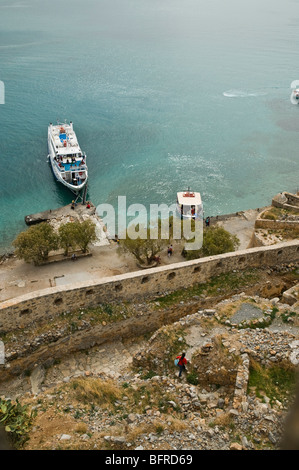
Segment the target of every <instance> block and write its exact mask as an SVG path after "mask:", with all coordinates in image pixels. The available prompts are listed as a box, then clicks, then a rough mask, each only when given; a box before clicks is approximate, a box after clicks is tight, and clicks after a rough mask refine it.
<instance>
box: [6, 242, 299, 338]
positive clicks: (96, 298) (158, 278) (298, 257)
mask: <svg viewBox="0 0 299 470" xmlns="http://www.w3.org/2000/svg"><path fill="white" fill-rule="evenodd" d="M297 261H299V241H298V240H293V241H290V242H285V243H280V244H277V245H273V246H267V247H257V248H251V249H248V250H242V251H237V252H233V253H226V254H223V255H217V256H211V257H206V258H202V259H197V260H192V261H185V262H182V263H176V264H172V265H168V266H161V267H157V268H151V269H147V270H146V271H137V272H134V273H127V274H123V275H118V276H113V277H110V278H105V279H102V280H95V281H89V282H84V283H74V284H70V285H65V286H60V287H51V288H48V289H44V290H40V291H35V292H33V293H30V294H26V295H24V296H20V297H17V298H14V299H10V300H7V301H5V302H2V303H0V331H1V332H8V331H12V330H14V329H16V328H20V327H21V328H24V327H28V326H29V325H30V324H31V323H32V322H34V321H38V320H45V319H46V318H53V317H55V316H57V315H59V314H61V313H63V312H66V311H72V310H75V309H77V308H79V307H84V308H88V307H95V306H97V305H99V304H101V303H109V302H112V301H131V300H133V301H136V302H138V299H140V300H141V299H147V298H154V297H156V296H157V295H159V294H163V293H165V292H171V291H175V290H177V289H181V288H187V287H190V286H192V285H193V284H197V283H201V282H206V281H207V280H208V279H209V278H211V277H212V276H217V275H220V274H223V273H227V272H231V271H233V270H240V269H248V268H255V267H256V268H258V267H266V266H276V265H280V264H284V263H291V262H292V263H295V262H297Z"/></svg>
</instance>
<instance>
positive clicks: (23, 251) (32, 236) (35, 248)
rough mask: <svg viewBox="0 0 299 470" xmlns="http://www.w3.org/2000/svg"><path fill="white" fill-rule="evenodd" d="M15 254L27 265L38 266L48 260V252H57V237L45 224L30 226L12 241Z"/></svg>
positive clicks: (51, 228)
mask: <svg viewBox="0 0 299 470" xmlns="http://www.w3.org/2000/svg"><path fill="white" fill-rule="evenodd" d="M13 245H14V246H15V248H16V250H15V254H16V256H17V257H18V258H20V259H23V260H24V261H26V262H27V263H31V262H33V263H34V264H37V265H38V264H40V263H42V262H43V261H46V260H47V259H48V255H49V252H50V251H52V250H57V248H58V246H59V241H58V236H57V234H56V233H55V232H54V229H53V227H52V226H51V225H50V224H48V223H47V222H42V223H40V224H37V225H32V226H31V227H29V229H28V230H26V231H25V232H21V233H20V234H19V235H18V236H17V238H16V239H15V240H14V242H13Z"/></svg>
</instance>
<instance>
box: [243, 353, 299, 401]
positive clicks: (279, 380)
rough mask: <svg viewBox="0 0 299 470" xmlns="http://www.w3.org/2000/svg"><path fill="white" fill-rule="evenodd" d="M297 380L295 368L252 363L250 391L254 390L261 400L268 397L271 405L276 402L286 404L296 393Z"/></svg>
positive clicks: (249, 382)
mask: <svg viewBox="0 0 299 470" xmlns="http://www.w3.org/2000/svg"><path fill="white" fill-rule="evenodd" d="M296 379H297V375H296V370H295V368H294V367H292V366H290V365H288V364H283V365H279V366H278V365H273V366H271V367H263V366H261V365H260V364H258V363H257V362H255V361H252V363H251V366H250V373H249V381H248V390H250V389H251V388H254V389H255V393H256V395H257V396H258V397H259V398H261V399H263V398H264V397H265V396H266V397H268V398H269V399H270V403H271V404H273V403H275V401H276V400H278V401H280V402H282V403H284V402H286V401H288V400H289V399H290V397H291V395H292V394H293V393H294V392H295V386H296Z"/></svg>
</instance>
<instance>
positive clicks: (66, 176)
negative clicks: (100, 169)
mask: <svg viewBox="0 0 299 470" xmlns="http://www.w3.org/2000/svg"><path fill="white" fill-rule="evenodd" d="M48 153H49V155H48V157H49V160H50V164H51V168H52V171H53V174H54V176H55V178H56V179H57V181H59V182H60V183H62V184H63V185H64V186H66V187H67V188H69V189H70V190H71V191H72V192H73V193H75V194H77V193H79V192H80V191H81V190H82V189H83V188H84V186H85V185H86V183H87V179H88V168H87V165H86V154H85V153H84V152H82V150H81V149H80V146H79V143H78V140H77V137H76V134H75V131H74V129H73V123H72V122H70V123H69V124H67V123H63V124H60V123H58V124H57V125H53V124H52V123H50V125H49V127H48Z"/></svg>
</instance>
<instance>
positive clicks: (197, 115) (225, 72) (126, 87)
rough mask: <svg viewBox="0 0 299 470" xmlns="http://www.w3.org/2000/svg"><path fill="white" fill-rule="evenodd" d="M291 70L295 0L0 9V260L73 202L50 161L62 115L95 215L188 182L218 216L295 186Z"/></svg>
mask: <svg viewBox="0 0 299 470" xmlns="http://www.w3.org/2000/svg"><path fill="white" fill-rule="evenodd" d="M298 64H299V2H298V1H295V0H273V1H272V2H269V1H268V0H258V1H257V0H252V1H250V2H248V1H244V0H227V1H226V2H223V0H209V1H208V0H183V1H182V0H84V1H83V0H64V1H63V2H61V1H57V0H51V1H48V0H44V1H42V0H0V80H1V81H3V82H4V84H5V104H3V105H0V159H1V184H0V198H1V200H0V250H1V251H3V250H5V249H8V248H9V246H10V244H11V242H12V240H13V239H14V238H15V236H16V234H17V233H18V232H19V231H20V230H23V229H25V228H26V225H25V223H24V216H25V215H27V214H31V213H34V212H39V211H42V210H46V209H49V208H56V207H59V206H61V205H64V204H68V203H70V202H71V200H72V198H73V196H72V194H71V193H70V192H68V191H67V190H66V189H64V188H63V187H62V186H61V185H58V183H56V182H55V181H54V178H53V175H52V173H51V171H50V167H49V164H48V163H47V127H48V124H49V122H53V123H56V120H57V119H59V120H61V121H64V120H65V119H67V120H72V121H73V123H74V128H75V131H76V133H77V136H78V139H79V142H80V144H81V147H82V149H83V150H85V151H86V153H87V156H88V167H89V175H90V180H89V186H88V198H89V199H90V200H92V201H93V203H94V204H96V205H98V204H100V203H104V202H105V203H110V204H112V205H113V206H115V207H116V205H117V197H118V196H127V204H128V205H129V204H132V203H141V204H145V205H146V206H147V207H149V205H150V204H152V203H166V204H169V205H170V204H172V203H173V202H175V198H176V192H177V191H180V190H184V189H186V188H187V187H188V186H191V187H192V189H194V190H195V191H200V192H201V194H202V198H203V202H204V209H205V214H206V215H216V214H223V213H230V212H235V211H238V210H245V209H249V208H256V207H261V206H264V205H267V204H269V203H270V202H271V197H272V196H273V195H274V194H276V193H277V192H280V191H283V190H289V191H295V190H297V189H298V187H299V184H298V175H299V157H298V153H299V106H295V105H293V104H291V101H290V94H291V88H290V85H291V82H292V81H293V80H299V66H298Z"/></svg>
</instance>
